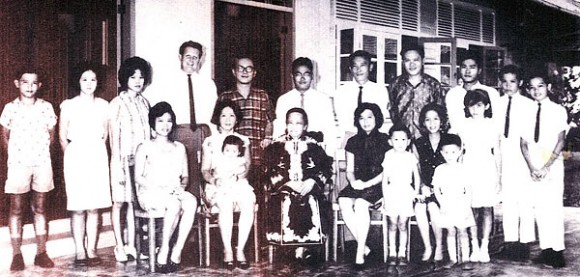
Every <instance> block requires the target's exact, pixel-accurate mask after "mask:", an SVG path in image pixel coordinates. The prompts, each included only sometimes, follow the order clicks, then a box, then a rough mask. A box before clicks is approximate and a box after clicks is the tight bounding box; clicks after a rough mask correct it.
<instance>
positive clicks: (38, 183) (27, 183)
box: [4, 164, 54, 194]
mask: <svg viewBox="0 0 580 277" xmlns="http://www.w3.org/2000/svg"><path fill="white" fill-rule="evenodd" d="M6 175H7V178H6V187H5V188H4V192H5V193H11V194H23V193H27V192H29V191H30V189H31V188H32V190H34V191H36V192H49V191H51V190H53V189H54V181H53V179H52V165H50V164H48V165H41V166H21V165H9V166H8V170H7V174H6Z"/></svg>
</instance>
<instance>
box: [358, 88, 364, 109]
mask: <svg viewBox="0 0 580 277" xmlns="http://www.w3.org/2000/svg"><path fill="white" fill-rule="evenodd" d="M362 88H363V87H362V86H360V87H358V104H359V105H360V103H362Z"/></svg>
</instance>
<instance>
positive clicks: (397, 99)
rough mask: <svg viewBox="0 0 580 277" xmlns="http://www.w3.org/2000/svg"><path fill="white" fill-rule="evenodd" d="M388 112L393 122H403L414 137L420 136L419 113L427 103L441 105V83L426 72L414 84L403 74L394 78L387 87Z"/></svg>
mask: <svg viewBox="0 0 580 277" xmlns="http://www.w3.org/2000/svg"><path fill="white" fill-rule="evenodd" d="M389 99H390V101H391V103H390V105H389V113H390V114H391V119H392V120H393V123H403V124H405V126H407V128H409V131H411V134H412V135H413V137H414V138H418V137H420V136H421V133H420V126H421V125H420V124H419V114H420V113H421V109H423V107H424V106H425V105H427V104H429V103H432V102H436V103H438V104H440V105H443V100H444V92H443V90H442V89H441V84H440V83H439V81H437V80H436V79H435V78H433V77H431V76H429V75H428V74H423V75H422V79H421V82H419V83H418V84H417V85H416V86H413V85H412V84H411V83H409V76H408V75H406V74H403V75H401V76H399V77H397V78H396V79H395V81H394V82H393V84H391V86H390V89H389Z"/></svg>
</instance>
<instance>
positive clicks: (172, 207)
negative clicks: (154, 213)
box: [157, 199, 181, 265]
mask: <svg viewBox="0 0 580 277" xmlns="http://www.w3.org/2000/svg"><path fill="white" fill-rule="evenodd" d="M180 212H181V203H180V202H179V200H177V199H175V200H171V201H168V203H167V205H166V207H165V216H164V217H163V231H162V235H161V248H160V249H159V254H157V263H159V264H162V265H164V264H167V256H168V255H169V240H170V239H171V235H172V234H173V233H172V232H171V230H173V229H174V228H175V227H174V226H173V225H174V224H177V221H178V219H179V214H180Z"/></svg>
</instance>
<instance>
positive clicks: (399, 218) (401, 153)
mask: <svg viewBox="0 0 580 277" xmlns="http://www.w3.org/2000/svg"><path fill="white" fill-rule="evenodd" d="M389 136H390V138H389V144H390V145H391V146H392V147H393V149H391V150H389V151H387V153H385V158H384V160H383V168H384V169H385V171H384V174H383V182H382V188H383V195H384V205H383V210H384V212H385V214H386V215H387V216H388V218H389V259H388V263H389V265H390V266H394V265H397V264H398V265H402V266H403V265H407V264H408V262H409V261H407V258H406V252H407V251H406V250H407V221H408V220H409V218H410V217H412V216H413V215H414V211H413V202H414V200H415V198H416V196H417V195H419V184H420V183H421V181H420V177H419V166H418V164H419V161H418V160H417V158H416V157H415V155H414V154H413V153H411V152H408V151H407V149H408V148H409V144H410V143H411V132H409V129H407V127H405V126H404V125H402V124H395V125H394V126H393V127H391V129H390V130H389ZM397 231H399V252H398V253H397V251H396V247H397Z"/></svg>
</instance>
